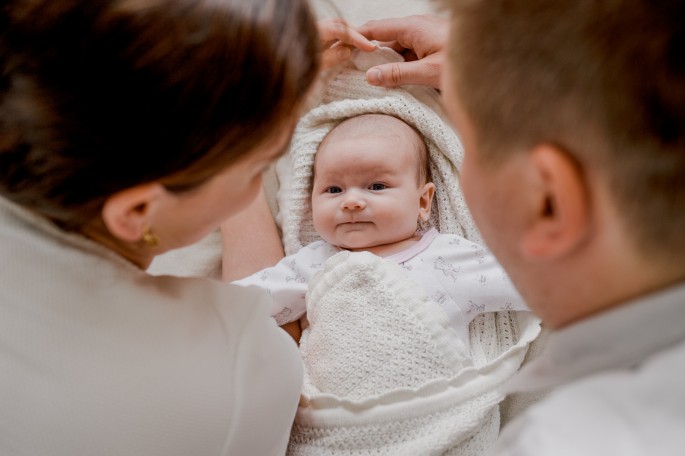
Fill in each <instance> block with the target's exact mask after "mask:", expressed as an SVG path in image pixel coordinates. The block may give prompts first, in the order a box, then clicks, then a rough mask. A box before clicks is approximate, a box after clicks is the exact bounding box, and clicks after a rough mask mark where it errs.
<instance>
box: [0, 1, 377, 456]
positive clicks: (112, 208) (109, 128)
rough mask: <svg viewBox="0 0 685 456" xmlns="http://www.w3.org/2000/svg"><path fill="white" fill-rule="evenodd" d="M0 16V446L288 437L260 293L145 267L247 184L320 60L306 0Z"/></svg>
mask: <svg viewBox="0 0 685 456" xmlns="http://www.w3.org/2000/svg"><path fill="white" fill-rule="evenodd" d="M0 14H1V17H0V30H2V32H1V33H2V34H1V35H0V61H1V64H2V73H1V74H2V76H1V77H0V194H1V195H2V196H1V197H0V264H1V266H0V268H1V269H2V271H3V272H2V275H1V276H0V315H2V318H0V371H1V372H2V374H1V375H0V403H1V404H2V407H0V453H2V454H3V455H5V454H7V455H11V454H32V455H41V454H50V455H58V456H59V455H94V454H97V455H110V454H111V455H115V454H116V455H123V454H127V455H146V456H151V455H152V456H154V455H164V456H169V455H184V456H186V455H224V454H231V455H241V454H245V455H267V454H282V453H283V452H284V451H285V447H286V444H287V439H288V434H289V429H290V425H291V422H292V418H293V416H294V413H295V409H296V405H297V400H298V397H299V391H300V386H301V380H302V378H301V377H302V372H301V365H300V361H299V356H298V352H297V349H296V347H295V345H294V344H293V343H292V341H291V340H289V338H288V336H287V335H286V334H285V333H284V332H282V331H281V330H280V329H278V328H277V327H276V326H275V325H274V323H273V322H272V320H271V319H270V318H268V310H269V303H268V297H267V296H264V295H263V294H260V293H259V292H257V291H255V290H244V289H240V288H235V287H233V286H230V285H226V284H220V283H214V282H210V281H206V280H199V279H197V280H195V279H180V278H173V277H152V276H149V275H147V274H146V273H145V271H144V269H145V268H146V267H147V266H148V265H149V263H150V261H151V260H152V258H153V257H154V256H155V255H158V254H160V253H163V252H165V251H168V250H171V249H174V248H177V247H181V246H184V245H188V244H190V243H193V242H195V241H197V240H198V239H200V238H202V237H203V236H205V235H206V234H207V233H209V232H210V231H212V230H214V229H216V228H217V226H218V225H219V224H220V223H221V222H222V221H223V220H225V219H227V218H228V217H230V216H232V215H234V214H236V213H237V212H239V211H240V210H242V209H243V208H244V207H246V206H248V205H249V204H250V202H251V201H252V200H253V199H254V198H255V196H256V195H257V194H258V191H259V188H260V184H261V172H262V170H263V169H264V168H265V167H266V166H268V165H269V163H270V162H271V161H273V160H274V159H275V158H276V157H278V156H279V155H280V154H281V153H282V151H283V150H284V149H285V147H286V146H287V144H288V140H289V138H290V134H291V131H292V128H293V125H294V122H295V120H296V115H297V111H298V109H297V108H298V106H299V105H300V103H301V101H302V99H303V97H304V96H305V94H306V93H307V91H308V89H309V87H310V86H311V84H312V82H313V81H314V79H315V76H316V74H317V72H318V70H319V64H318V61H319V56H318V55H317V53H318V49H319V42H318V40H319V36H318V35H317V31H316V27H315V25H314V23H313V18H312V15H311V13H310V11H309V9H308V7H307V5H306V3H304V1H303V0H249V1H248V0H220V1H219V0H118V1H117V0H106V1H105V0H103V1H97V2H94V1H91V0H63V1H59V2H55V1H52V0H13V1H9V2H7V3H6V4H5V5H4V6H3V8H2V12H1V13H0ZM323 32H324V33H322V35H321V36H322V38H323V39H324V40H325V41H326V42H327V43H328V44H330V43H332V42H334V41H335V39H336V38H339V39H344V40H345V41H346V42H350V43H352V44H354V45H358V46H360V47H362V48H366V49H370V48H372V47H373V46H372V45H371V44H370V43H369V42H368V41H366V40H364V39H362V38H361V37H360V36H359V35H357V34H355V33H354V32H350V31H349V30H347V28H346V27H345V26H344V24H341V23H329V24H328V25H327V26H325V27H324V28H323ZM329 40H330V41H329ZM341 49H342V50H343V51H342V52H340V50H341ZM345 54H346V52H345V48H344V47H339V46H336V47H335V48H334V49H330V50H328V51H326V52H325V53H324V60H327V61H328V60H330V61H331V62H334V61H335V59H336V56H337V57H343V58H344V57H345ZM348 54H349V53H348Z"/></svg>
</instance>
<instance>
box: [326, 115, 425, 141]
mask: <svg viewBox="0 0 685 456" xmlns="http://www.w3.org/2000/svg"><path fill="white" fill-rule="evenodd" d="M398 136H400V137H407V138H414V137H415V139H416V140H419V141H421V138H420V137H419V136H418V133H417V132H416V131H415V130H414V129H413V128H412V127H411V126H409V125H408V124H407V123H405V122H404V121H402V120H400V119H398V118H396V117H393V116H389V115H386V114H363V115H360V116H355V117H350V118H349V119H345V120H343V121H342V122H340V123H339V124H338V125H336V126H335V127H334V128H333V129H332V130H331V131H330V132H329V133H328V134H327V135H326V137H325V138H324V140H323V141H322V143H321V146H320V147H325V145H326V144H328V143H330V142H334V141H339V140H343V139H349V138H363V137H375V138H381V139H382V138H387V139H388V140H396V139H397V137H398Z"/></svg>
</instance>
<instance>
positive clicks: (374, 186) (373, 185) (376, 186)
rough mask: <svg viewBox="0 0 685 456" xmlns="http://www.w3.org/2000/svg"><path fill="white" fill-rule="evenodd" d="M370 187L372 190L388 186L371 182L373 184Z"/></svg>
mask: <svg viewBox="0 0 685 456" xmlns="http://www.w3.org/2000/svg"><path fill="white" fill-rule="evenodd" d="M369 188H370V189H371V190H384V189H386V188H387V187H386V186H385V184H371V186H370V187H369Z"/></svg>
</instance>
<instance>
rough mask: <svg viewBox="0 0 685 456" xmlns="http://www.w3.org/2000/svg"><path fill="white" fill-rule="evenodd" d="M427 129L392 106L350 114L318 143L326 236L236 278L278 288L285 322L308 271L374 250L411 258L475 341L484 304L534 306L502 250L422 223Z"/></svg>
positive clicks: (299, 311)
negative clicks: (473, 326) (499, 254)
mask: <svg viewBox="0 0 685 456" xmlns="http://www.w3.org/2000/svg"><path fill="white" fill-rule="evenodd" d="M429 176H430V171H429V166H428V152H427V148H426V145H425V143H424V141H423V139H422V138H421V136H420V135H419V133H418V132H417V131H416V130H415V129H414V128H412V127H411V126H409V125H408V124H406V123H405V122H403V121H401V120H399V119H397V118H395V117H392V116H388V115H384V114H365V115H361V116H357V117H352V118H349V119H347V120H345V121H343V122H341V123H340V124H339V125H337V126H336V127H335V128H334V129H332V130H331V131H330V133H328V135H327V136H326V137H325V138H324V140H323V141H322V142H321V144H320V145H319V147H318V150H317V153H316V156H315V161H314V170H313V183H312V195H311V209H312V218H313V222H314V227H315V229H316V231H317V233H318V234H319V235H320V236H321V238H322V239H323V240H322V241H317V242H314V243H312V244H310V245H308V246H306V247H304V248H302V249H301V250H300V251H299V252H297V253H296V254H294V255H290V256H288V257H286V258H284V259H283V260H281V261H280V262H279V263H278V264H277V265H276V266H274V267H271V268H268V269H265V270H263V271H261V272H258V273H256V274H254V275H252V276H250V277H247V278H245V279H242V280H239V281H237V282H235V283H237V284H240V285H256V286H259V287H262V288H265V289H267V290H269V292H270V293H271V295H272V297H273V300H274V307H273V309H272V315H273V317H274V318H275V319H276V321H277V322H278V324H279V325H283V324H286V323H288V322H291V321H294V320H297V319H299V318H300V317H302V316H303V315H304V314H305V312H306V302H305V295H306V293H307V289H308V282H309V279H310V278H311V277H312V276H313V275H314V274H315V273H316V272H317V271H319V270H320V269H321V268H322V267H323V265H324V263H325V262H326V260H327V259H328V258H330V257H332V256H333V255H335V254H336V253H338V252H340V251H342V250H349V251H367V252H371V253H373V254H375V255H378V256H381V257H384V258H386V259H387V260H391V261H394V262H396V263H397V264H399V265H400V266H402V267H404V268H405V269H406V270H407V271H408V272H409V275H410V276H411V277H412V278H413V279H414V280H415V281H416V282H418V283H420V284H422V286H423V287H424V289H425V291H426V293H427V294H428V296H429V297H431V298H432V299H433V300H435V302H437V303H438V304H439V305H440V306H441V307H442V308H443V309H444V311H445V313H446V314H447V317H448V319H449V326H450V328H451V329H453V330H454V331H455V333H456V334H457V335H458V336H459V337H460V339H461V340H462V341H463V342H464V345H465V346H466V347H468V346H469V345H468V340H469V334H468V324H469V322H470V321H471V320H472V319H473V318H474V317H475V316H476V315H478V314H479V313H483V312H493V311H500V310H528V309H527V307H526V306H525V304H524V303H523V301H522V299H521V297H520V296H519V295H518V293H517V292H516V290H515V289H514V288H513V286H512V285H511V283H510V282H509V279H508V277H507V275H506V274H505V272H504V271H503V270H502V268H501V267H500V266H499V264H498V263H497V262H496V260H495V259H494V257H493V256H492V255H491V254H490V253H489V252H488V251H487V250H486V249H485V248H483V247H482V246H479V245H477V244H474V243H473V242H470V241H468V240H466V239H464V238H463V237H460V236H457V235H453V234H439V233H438V232H437V231H436V230H435V229H434V228H431V229H429V230H426V231H422V230H421V229H420V228H419V227H420V226H422V225H425V224H426V223H427V222H428V220H429V216H430V213H431V204H432V200H433V195H434V193H435V185H434V184H433V183H432V182H430V178H429Z"/></svg>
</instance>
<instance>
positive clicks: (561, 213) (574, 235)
mask: <svg viewBox="0 0 685 456" xmlns="http://www.w3.org/2000/svg"><path fill="white" fill-rule="evenodd" d="M529 158H530V164H531V165H532V166H531V170H532V173H533V176H534V179H535V180H537V181H538V184H539V185H538V186H537V189H536V190H535V192H534V195H533V199H532V201H533V204H534V206H533V213H532V218H531V219H529V224H528V226H526V227H525V233H524V236H523V239H522V243H521V249H522V254H523V255H524V257H526V258H529V259H531V260H546V259H550V258H555V257H560V256H564V255H566V254H568V253H570V252H572V251H573V250H574V249H575V248H576V247H578V246H579V245H580V244H581V243H582V242H583V241H584V240H585V237H586V235H587V234H588V232H589V229H590V218H591V217H590V211H591V208H590V201H589V199H588V194H589V192H588V188H587V185H588V183H587V180H586V179H585V176H584V174H583V172H582V168H581V167H580V165H579V164H578V163H577V162H576V160H575V159H574V158H573V157H571V156H570V155H569V154H568V153H567V152H566V151H564V150H563V149H560V148H559V147H557V146H554V145H551V144H543V145H539V146H536V147H535V148H534V149H533V150H532V151H531V152H530V156H529Z"/></svg>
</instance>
